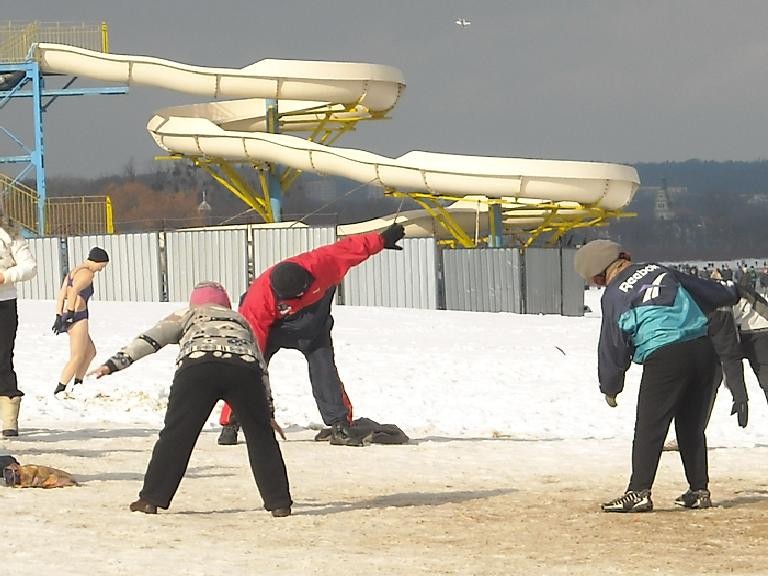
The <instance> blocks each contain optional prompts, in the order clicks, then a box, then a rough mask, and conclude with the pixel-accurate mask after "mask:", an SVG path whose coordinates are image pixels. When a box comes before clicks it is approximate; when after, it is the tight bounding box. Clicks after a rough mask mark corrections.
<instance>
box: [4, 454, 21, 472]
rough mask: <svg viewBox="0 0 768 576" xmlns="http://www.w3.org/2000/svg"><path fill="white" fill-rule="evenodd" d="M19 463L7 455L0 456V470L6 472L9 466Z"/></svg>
mask: <svg viewBox="0 0 768 576" xmlns="http://www.w3.org/2000/svg"><path fill="white" fill-rule="evenodd" d="M18 463H19V461H18V460H16V458H14V457H13V456H10V455H5V456H0V470H5V469H6V468H7V467H8V466H10V465H11V464H18Z"/></svg>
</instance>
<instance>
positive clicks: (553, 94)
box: [0, 0, 768, 176]
mask: <svg viewBox="0 0 768 576" xmlns="http://www.w3.org/2000/svg"><path fill="white" fill-rule="evenodd" d="M2 4H3V5H4V6H3V8H4V9H3V10H2V12H1V14H2V18H3V19H10V20H13V21H32V20H38V21H43V22H51V21H65V22H94V23H98V22H100V21H102V20H103V21H106V22H107V23H108V24H109V29H110V41H111V50H112V52H115V53H125V54H140V55H147V56H155V57H158V58H167V59H171V60H177V61H180V62H184V63H188V64H194V65H202V66H205V65H209V66H222V67H242V66H245V65H247V64H250V63H252V62H256V61H258V60H262V59H264V58H297V59H307V60H344V61H357V62H373V63H380V64H389V65H392V66H395V67H397V68H400V69H401V70H402V71H403V73H404V75H405V79H406V82H407V88H406V91H405V93H404V95H403V97H402V98H401V100H400V102H399V104H398V106H397V107H396V108H395V109H394V111H393V113H392V120H390V121H388V122H372V123H367V124H362V125H360V126H359V127H358V130H357V132H356V133H355V134H353V135H350V136H347V137H345V138H343V139H342V140H341V141H340V142H339V145H341V146H344V147H349V148H360V149H364V150H369V151H372V152H376V153H379V154H384V155H387V156H399V155H400V154H404V153H406V152H408V151H410V150H425V151H434V152H451V153H458V154H479V155H490V156H510V157H529V158H552V159H572V160H596V161H607V162H626V163H635V162H648V161H677V160H686V159H690V158H699V159H708V160H756V159H765V158H767V157H768V151H767V150H768V34H766V22H768V1H765V0H738V1H737V0H733V1H731V2H726V1H714V0H642V1H628V0H627V1H621V0H604V1H586V0H585V1H579V0H525V1H513V0H473V1H470V0H463V1H460V0H409V1H404V0H386V1H368V0H306V1H298V0H280V1H279V2H278V1H271V2H257V1H254V0H219V1H218V2H213V1H211V0H205V1H200V0H129V1H117V0H105V1H101V2H92V1H89V0H57V1H56V2H51V1H50V0H25V1H24V2H19V1H11V0H2ZM461 17H464V18H466V19H468V20H471V22H472V25H471V26H469V27H467V28H460V27H459V26H457V25H456V24H454V20H456V19H457V18H461ZM17 100H21V99H17ZM193 101H195V99H194V98H192V97H190V96H186V95H182V94H179V93H174V92H169V91H163V90H157V89H150V88H143V87H134V88H131V89H130V92H129V94H127V95H125V96H97V97H76V98H75V97H70V98H61V99H59V100H58V101H56V102H55V103H54V105H53V106H52V107H51V108H50V111H49V112H48V113H47V114H46V115H45V130H46V132H45V136H46V170H47V172H48V174H49V175H50V176H59V175H78V174H80V175H84V176H97V175H102V174H111V173H115V172H119V171H121V170H122V169H123V168H124V167H125V166H126V165H127V164H128V163H129V162H131V161H133V163H134V166H135V168H136V170H137V171H140V172H143V171H145V170H149V169H151V168H152V158H153V156H154V155H155V154H157V153H159V152H160V151H159V149H157V148H156V147H155V145H154V143H153V141H152V140H151V138H150V137H149V135H148V134H147V132H146V130H145V125H146V122H147V120H148V119H149V118H150V117H151V115H152V112H153V110H155V109H158V108H161V107H164V106H169V105H174V104H177V103H186V102H193ZM9 110H11V112H9ZM29 110H30V109H29V105H28V103H27V104H24V106H20V105H18V103H14V105H13V106H12V107H11V106H9V107H6V109H3V110H0V126H6V127H9V126H10V127H11V128H14V129H16V130H20V128H19V126H20V125H23V126H24V127H25V128H26V127H27V126H29V127H31V123H32V119H31V111H29ZM27 114H29V115H28V116H27ZM27 118H28V122H27V121H26V119H27ZM20 119H21V121H20ZM2 138H3V137H2V134H0V139H2ZM6 150H7V145H5V143H4V142H3V143H0V154H4V153H7V152H6ZM11 153H18V152H17V151H14V152H11Z"/></svg>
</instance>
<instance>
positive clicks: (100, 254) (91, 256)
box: [88, 246, 109, 262]
mask: <svg viewBox="0 0 768 576" xmlns="http://www.w3.org/2000/svg"><path fill="white" fill-rule="evenodd" d="M88 260H90V261H91V262H109V254H107V251H106V250H104V248H99V247H98V246H94V247H93V248H91V251H90V252H88Z"/></svg>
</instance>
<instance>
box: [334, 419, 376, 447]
mask: <svg viewBox="0 0 768 576" xmlns="http://www.w3.org/2000/svg"><path fill="white" fill-rule="evenodd" d="M371 436H373V432H372V431H371V432H360V431H359V430H356V429H355V428H354V427H352V426H350V425H349V424H347V423H346V422H336V423H334V424H333V426H331V444H333V445H334V446H365V445H367V444H370V443H371Z"/></svg>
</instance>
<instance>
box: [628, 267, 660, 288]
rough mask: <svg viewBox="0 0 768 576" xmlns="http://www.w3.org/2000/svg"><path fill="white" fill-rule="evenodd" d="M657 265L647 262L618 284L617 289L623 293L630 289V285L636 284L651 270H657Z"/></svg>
mask: <svg viewBox="0 0 768 576" xmlns="http://www.w3.org/2000/svg"><path fill="white" fill-rule="evenodd" d="M658 269H659V266H658V265H656V264H648V266H646V267H645V268H640V270H638V271H637V272H635V273H634V274H632V276H630V277H629V278H627V279H626V280H624V282H622V283H621V284H619V290H621V291H622V292H624V293H625V294H626V293H627V292H629V291H630V290H632V286H634V285H635V284H637V283H638V282H639V281H640V280H642V279H643V278H645V277H646V276H647V275H648V274H650V273H651V272H653V271H654V270H658Z"/></svg>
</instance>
